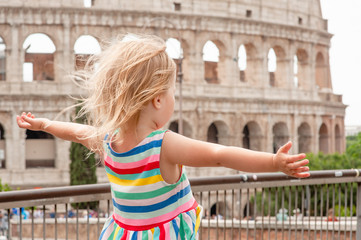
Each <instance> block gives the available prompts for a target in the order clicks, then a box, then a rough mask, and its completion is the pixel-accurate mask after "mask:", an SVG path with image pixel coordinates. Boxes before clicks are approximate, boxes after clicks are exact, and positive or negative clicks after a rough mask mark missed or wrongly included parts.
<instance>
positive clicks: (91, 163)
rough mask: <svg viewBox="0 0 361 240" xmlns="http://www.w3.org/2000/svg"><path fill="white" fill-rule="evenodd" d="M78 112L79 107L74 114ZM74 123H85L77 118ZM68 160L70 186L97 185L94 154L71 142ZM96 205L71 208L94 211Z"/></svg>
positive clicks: (80, 204)
mask: <svg viewBox="0 0 361 240" xmlns="http://www.w3.org/2000/svg"><path fill="white" fill-rule="evenodd" d="M78 111H79V107H78V108H77V109H76V113H78ZM76 122H77V123H80V124H83V123H85V122H86V119H85V118H77V119H76ZM70 160H71V163H70V185H82V184H94V183H97V176H96V168H97V161H96V158H95V154H94V153H90V150H89V149H87V148H86V147H85V146H83V145H82V144H80V143H75V142H72V143H71V146H70ZM97 205H98V203H97V202H90V203H78V204H73V207H76V208H80V209H86V208H87V207H90V208H91V209H96V208H97Z"/></svg>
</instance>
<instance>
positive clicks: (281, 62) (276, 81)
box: [268, 46, 287, 87]
mask: <svg viewBox="0 0 361 240" xmlns="http://www.w3.org/2000/svg"><path fill="white" fill-rule="evenodd" d="M285 57H286V54H285V51H284V50H283V48H282V47H280V46H274V47H273V48H271V49H270V50H269V51H268V72H269V85H270V86H271V87H287V81H286V76H287V74H286V72H287V61H286V59H285Z"/></svg>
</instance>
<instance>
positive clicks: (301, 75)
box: [293, 48, 309, 89]
mask: <svg viewBox="0 0 361 240" xmlns="http://www.w3.org/2000/svg"><path fill="white" fill-rule="evenodd" d="M294 57H295V58H296V59H297V62H294V71H293V73H294V78H297V86H296V87H299V88H301V89H305V88H306V83H305V81H307V71H308V68H309V62H308V54H307V52H306V50H305V49H302V48H298V49H297V51H296V54H295V55H294ZM295 68H296V69H297V70H296V71H295Z"/></svg>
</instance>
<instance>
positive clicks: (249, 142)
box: [242, 121, 262, 151]
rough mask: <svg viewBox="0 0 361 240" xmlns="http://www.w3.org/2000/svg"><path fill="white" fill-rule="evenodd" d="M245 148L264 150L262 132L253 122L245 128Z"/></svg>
mask: <svg viewBox="0 0 361 240" xmlns="http://www.w3.org/2000/svg"><path fill="white" fill-rule="evenodd" d="M242 133H243V138H242V143H243V145H242V146H243V147H244V148H247V149H251V150H256V151H261V150H262V132H261V128H260V127H259V125H258V124H257V123H256V122H254V121H252V122H249V123H247V124H246V126H244V128H243V131H242Z"/></svg>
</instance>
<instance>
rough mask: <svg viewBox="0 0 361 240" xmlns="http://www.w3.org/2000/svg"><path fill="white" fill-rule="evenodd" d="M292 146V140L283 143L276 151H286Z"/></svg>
mask: <svg viewBox="0 0 361 240" xmlns="http://www.w3.org/2000/svg"><path fill="white" fill-rule="evenodd" d="M291 147H292V142H288V143H286V144H285V145H283V146H282V147H280V148H279V149H278V151H277V153H288V151H289V150H290V149H291Z"/></svg>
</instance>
